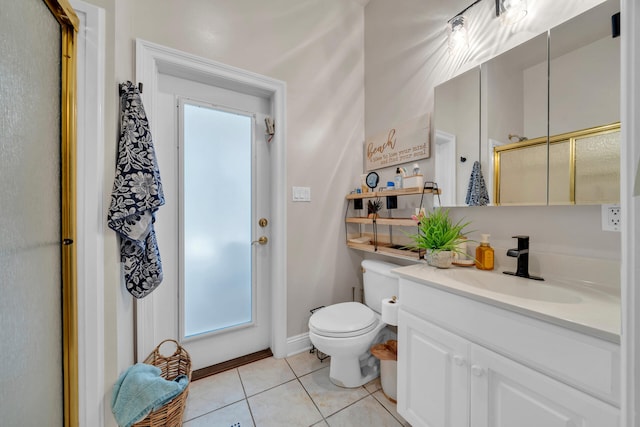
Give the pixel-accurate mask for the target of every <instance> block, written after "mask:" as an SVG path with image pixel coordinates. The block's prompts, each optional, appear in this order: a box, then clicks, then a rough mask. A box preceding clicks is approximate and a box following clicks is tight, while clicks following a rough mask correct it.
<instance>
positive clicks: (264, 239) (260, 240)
mask: <svg viewBox="0 0 640 427" xmlns="http://www.w3.org/2000/svg"><path fill="white" fill-rule="evenodd" d="M268 241H269V239H267V236H260V237H258V240H254V241H253V242H251V244H252V245H255V244H256V243H258V244H259V245H266V244H267V242H268Z"/></svg>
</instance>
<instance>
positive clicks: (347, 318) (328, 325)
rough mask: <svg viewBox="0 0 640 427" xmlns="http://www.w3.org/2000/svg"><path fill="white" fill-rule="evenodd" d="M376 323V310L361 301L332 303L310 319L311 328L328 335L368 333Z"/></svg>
mask: <svg viewBox="0 0 640 427" xmlns="http://www.w3.org/2000/svg"><path fill="white" fill-rule="evenodd" d="M376 324H377V318H376V315H375V313H374V311H373V310H371V309H370V308H369V307H367V306H366V305H364V304H360V303H359V302H343V303H339V304H334V305H330V306H329V307H325V308H323V309H321V310H318V311H316V312H315V313H313V315H312V316H311V318H310V319H309V329H311V330H313V331H314V332H315V333H318V334H320V335H327V336H340V335H353V334H354V333H356V334H357V333H358V332H359V333H366V332H368V331H369V330H370V329H372V328H375V326H376Z"/></svg>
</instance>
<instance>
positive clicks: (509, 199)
mask: <svg viewBox="0 0 640 427" xmlns="http://www.w3.org/2000/svg"><path fill="white" fill-rule="evenodd" d="M619 10H620V2H619V0H609V1H606V2H604V3H602V4H600V5H598V6H596V7H595V8H593V9H591V10H589V11H587V12H585V13H583V14H581V15H579V16H577V17H575V18H573V19H571V20H569V21H567V22H565V23H563V24H561V25H559V26H557V27H555V28H552V29H551V30H549V31H548V32H545V33H544V34H541V35H539V36H537V37H534V38H533V39H531V40H529V41H527V42H525V43H523V44H521V45H519V46H517V47H516V48H514V49H512V50H510V51H508V52H505V53H503V54H501V55H499V56H497V57H495V58H493V59H491V60H489V61H487V62H485V63H483V64H482V65H481V67H480V71H478V70H473V72H475V73H478V78H479V79H480V81H481V85H480V88H481V89H480V90H479V93H477V94H476V93H472V91H471V90H468V92H467V96H466V97H460V96H458V97H452V96H451V92H452V90H453V89H451V88H452V87H458V86H459V85H460V83H459V80H460V79H461V78H462V79H463V80H464V76H465V75H467V74H468V73H470V72H467V73H464V74H462V75H460V76H458V77H456V78H454V79H452V80H450V81H447V82H445V83H443V84H442V85H440V86H438V87H437V88H436V89H435V113H434V141H435V142H436V155H435V157H436V181H437V182H438V183H439V186H440V188H442V189H443V195H444V194H446V193H447V189H448V188H451V189H452V191H451V193H452V195H451V196H450V197H448V198H446V197H444V198H443V203H442V204H443V205H446V206H466V203H465V195H466V194H461V193H466V188H467V185H468V183H469V180H470V177H471V164H470V163H473V162H461V161H460V160H461V159H460V156H456V157H455V158H453V159H451V156H449V157H447V156H442V157H441V156H439V154H440V153H439V151H438V147H439V141H442V140H443V138H442V137H441V136H439V135H441V134H442V132H443V131H445V129H447V127H448V128H451V125H450V123H452V122H455V120H453V119H452V118H451V114H454V113H456V112H458V111H461V109H464V108H466V107H464V106H465V105H477V100H478V99H480V106H481V108H480V111H479V117H480V119H479V120H478V121H476V120H475V119H471V120H470V121H469V122H468V124H469V125H468V127H469V128H471V129H474V130H475V129H478V127H477V126H476V123H477V122H479V123H480V126H479V128H480V131H479V133H480V135H479V137H478V139H477V141H478V144H479V147H478V149H477V153H476V154H475V158H474V156H473V155H470V156H467V158H468V159H469V160H480V162H481V165H482V172H483V175H484V180H485V183H486V185H487V189H488V193H489V198H490V204H494V205H546V204H551V205H559V204H563V205H564V204H601V203H616V202H618V201H619V181H620V172H619V161H620V160H619V159H620V123H619V121H620V111H619V110H620V108H619V104H620V38H614V37H612V34H611V17H612V15H614V14H616V13H617V12H619ZM467 89H469V87H468V86H467ZM458 93H461V92H458ZM480 94H482V95H481V96H480ZM457 103H459V104H460V105H457V106H456V105H455V104H457ZM452 104H454V105H452ZM462 119H463V117H462V116H460V115H459V116H458V118H457V120H462ZM453 129H460V125H457V126H456V127H455V128H453ZM447 133H449V132H448V131H445V132H444V134H445V136H446V134H447ZM452 133H453V134H454V135H455V136H456V137H457V138H456V141H457V140H458V139H459V138H460V137H459V136H458V134H456V133H455V132H452ZM467 151H468V152H469V153H471V154H473V151H472V150H470V149H467ZM458 152H460V149H458ZM447 168H454V170H455V171H456V173H455V177H456V180H457V181H456V183H455V186H447V185H446V184H448V182H447V181H446V180H444V181H443V184H440V181H439V180H440V179H441V177H440V176H439V174H438V170H446V169H447Z"/></svg>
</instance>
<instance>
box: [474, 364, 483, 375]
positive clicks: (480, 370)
mask: <svg viewBox="0 0 640 427" xmlns="http://www.w3.org/2000/svg"><path fill="white" fill-rule="evenodd" d="M471 373H472V374H473V375H475V376H476V377H481V376H483V375H484V368H482V367H481V366H478V365H473V366H472V367H471Z"/></svg>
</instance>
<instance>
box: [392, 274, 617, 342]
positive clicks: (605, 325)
mask: <svg viewBox="0 0 640 427" xmlns="http://www.w3.org/2000/svg"><path fill="white" fill-rule="evenodd" d="M393 272H394V273H397V274H398V275H399V276H400V277H403V278H406V279H409V280H412V281H414V282H418V283H421V284H424V285H427V286H431V287H434V288H437V289H441V290H444V291H447V292H451V293H454V294H458V295H461V296H463V297H467V298H471V299H474V300H477V301H480V302H483V303H487V304H491V305H494V306H497V307H500V308H503V309H506V310H511V311H513V312H516V313H520V314H523V315H526V316H529V317H534V318H536V319H540V320H543V321H546V322H549V323H553V324H556V325H558V326H562V327H565V328H568V329H573V330H575V331H577V332H581V333H585V334H588V335H592V336H594V337H597V338H601V339H605V340H607V341H611V342H614V343H620V295H619V294H615V293H614V292H612V290H611V288H607V287H601V286H597V285H596V284H593V283H587V282H572V281H568V280H561V279H551V278H545V279H546V280H545V281H542V282H541V281H536V280H531V279H525V278H521V277H514V276H509V275H506V274H502V272H499V271H482V270H477V269H476V268H475V267H457V266H453V267H451V268H449V269H438V268H435V267H431V266H429V265H427V264H414V265H410V266H407V267H400V268H396V269H394V270H393ZM400 299H401V300H402V295H400Z"/></svg>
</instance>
